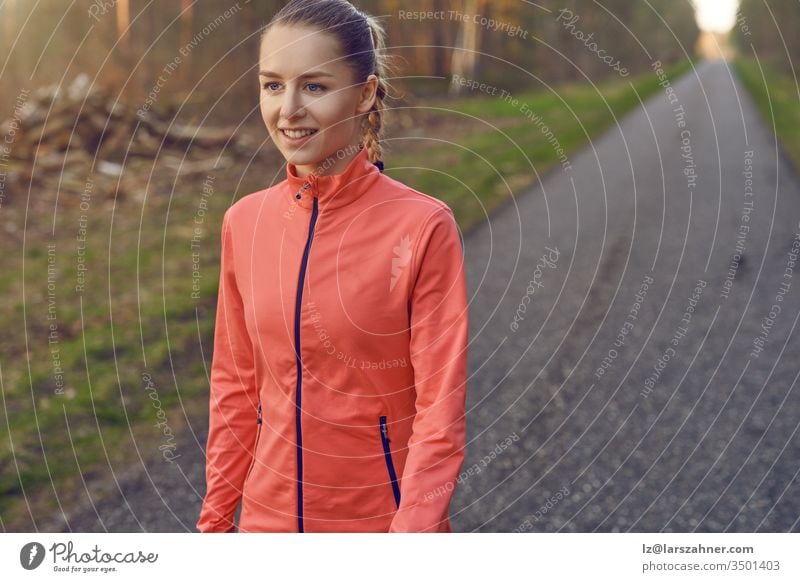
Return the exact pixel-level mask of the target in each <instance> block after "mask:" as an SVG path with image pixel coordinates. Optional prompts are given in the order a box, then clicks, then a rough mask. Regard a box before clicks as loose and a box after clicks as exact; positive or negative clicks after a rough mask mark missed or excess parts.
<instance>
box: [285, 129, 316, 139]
mask: <svg viewBox="0 0 800 582" xmlns="http://www.w3.org/2000/svg"><path fill="white" fill-rule="evenodd" d="M282 131H283V133H284V134H286V136H287V137H290V138H292V139H299V138H301V137H305V136H307V135H311V134H312V133H315V132H316V131H317V130H316V129H307V130H305V131H294V130H289V129H284V130H282Z"/></svg>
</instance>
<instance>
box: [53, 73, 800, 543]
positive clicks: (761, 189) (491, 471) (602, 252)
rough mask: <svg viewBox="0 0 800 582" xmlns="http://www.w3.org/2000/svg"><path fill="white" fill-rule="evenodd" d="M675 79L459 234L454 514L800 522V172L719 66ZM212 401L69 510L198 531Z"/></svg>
mask: <svg viewBox="0 0 800 582" xmlns="http://www.w3.org/2000/svg"><path fill="white" fill-rule="evenodd" d="M672 88H673V89H674V92H675V93H674V95H675V98H676V99H677V101H676V102H674V103H670V102H669V101H668V95H667V93H666V92H662V93H660V94H659V95H658V96H656V97H655V98H654V99H652V100H650V101H648V102H647V103H646V104H645V105H644V106H643V107H642V108H640V109H639V110H638V111H637V112H635V113H634V114H632V115H630V116H628V117H627V118H625V119H624V120H621V123H620V124H619V126H617V127H615V128H614V129H612V130H611V131H609V132H608V133H607V134H605V135H604V136H602V137H601V138H600V139H598V140H595V141H593V142H592V143H591V144H590V145H589V146H588V147H586V148H584V149H583V150H582V151H580V152H579V153H578V154H577V155H574V156H572V157H571V158H570V160H569V162H570V166H571V169H570V170H568V171H562V170H561V169H557V170H556V171H554V172H551V173H550V174H549V175H548V176H547V177H546V178H545V179H544V181H543V184H542V186H541V187H539V188H536V189H534V190H533V191H531V192H526V193H524V194H522V195H520V196H517V198H516V199H515V200H514V201H512V203H510V204H508V205H506V206H505V207H503V209H501V210H500V211H499V212H497V213H496V214H495V215H494V216H493V217H492V219H491V221H490V222H487V223H486V224H485V225H483V226H481V227H479V228H477V229H476V230H474V231H472V232H471V233H469V235H468V236H467V237H466V252H467V257H468V260H469V265H468V277H469V282H470V290H471V297H472V299H471V316H470V317H471V338H472V340H471V341H472V344H471V352H470V371H471V379H470V397H469V438H470V444H469V448H468V458H467V460H466V462H465V463H464V468H463V469H464V473H463V475H464V478H463V480H462V483H461V484H460V485H459V486H458V488H457V490H456V493H455V496H454V501H453V505H452V508H451V509H452V517H453V524H454V528H455V529H456V530H457V531H483V532H495V531H498V532H501V531H512V530H515V529H520V530H524V531H576V532H592V531H667V532H671V531H790V530H791V531H800V525H798V519H800V494H798V480H797V476H798V470H800V436H798V434H797V429H798V419H799V418H800V415H798V408H799V406H798V405H799V404H800V388H798V387H797V386H796V385H795V381H796V379H797V375H798V369H799V368H798V365H797V362H798V359H797V350H798V347H799V346H798V340H797V332H796V330H795V326H796V324H797V319H798V314H800V309H798V307H799V306H800V305H799V299H798V298H800V273H797V274H795V275H794V276H791V277H785V276H784V273H785V268H786V266H787V261H788V259H789V255H788V253H789V251H790V250H791V248H792V243H793V240H794V237H795V235H796V233H798V232H800V227H799V226H798V221H800V185H798V181H797V178H796V177H794V175H793V174H792V171H791V169H790V168H789V166H788V165H787V163H786V162H785V160H783V159H782V158H781V157H779V155H778V154H776V143H775V139H774V136H773V135H772V134H771V132H770V131H769V130H768V128H767V126H766V125H765V124H764V123H763V122H762V120H761V119H760V118H759V116H758V114H757V112H756V111H755V109H754V106H753V104H752V102H751V99H750V97H749V96H748V95H747V94H746V93H745V92H744V90H743V88H742V86H741V84H740V83H739V82H738V81H737V80H735V79H734V78H733V76H732V73H731V71H729V70H728V68H727V67H726V65H725V64H723V63H703V64H701V65H700V66H698V68H697V71H696V74H695V73H691V74H689V75H687V76H685V77H684V78H682V79H680V80H678V81H677V82H674V83H673V85H672ZM678 107H682V110H683V115H684V117H683V118H682V121H683V122H684V123H685V127H684V128H681V127H679V121H681V119H679V117H678V115H677V113H676V111H675V109H676V108H678ZM524 122H526V123H527V121H524ZM545 122H546V120H545ZM683 130H686V131H685V132H684V133H683V138H685V139H682V131H683ZM747 152H752V158H748V157H747V156H748V154H747ZM750 165H752V195H750V191H749V190H748V191H747V192H746V186H747V184H746V182H745V178H746V176H745V175H744V174H743V172H744V171H745V170H749V169H750V168H749V166H750ZM687 173H688V174H689V175H687ZM692 173H694V176H692ZM741 226H745V227H749V230H745V229H742V230H740V227H741ZM737 235H738V236H740V238H737ZM737 245H738V248H739V251H737ZM547 247H549V248H551V249H553V251H548V250H546V248H547ZM555 251H558V252H557V253H556V252H555ZM737 252H739V254H741V258H739V256H738V255H737ZM543 256H545V257H546V259H542V257H543ZM537 265H538V267H537ZM734 276H735V278H734ZM731 279H732V285H731ZM726 281H727V284H728V285H730V286H729V287H726ZM646 282H649V284H648V286H647V289H644V288H643V283H646ZM781 284H784V287H783V288H782V287H781ZM698 285H699V286H700V288H699V291H700V292H699V293H697V295H698V297H697V299H696V300H695V299H691V296H692V294H693V293H695V291H693V290H694V289H695V287H696V286H698ZM786 286H788V292H786V294H785V295H783V296H781V297H782V299H783V300H782V301H777V300H776V299H775V298H776V296H777V295H779V294H780V292H781V291H782V290H786V289H785V288H786ZM529 289H530V290H531V291H533V292H532V293H531V294H528V290H529ZM642 291H646V293H645V294H644V296H643V297H642ZM637 293H638V296H637ZM526 295H527V297H526ZM523 298H525V299H523ZM521 304H522V305H523V307H520V305H521ZM773 304H776V305H779V306H780V308H781V311H780V313H776V314H773V315H774V316H775V317H774V320H772V319H770V320H769V321H767V324H766V325H763V326H762V324H764V321H765V318H767V317H768V316H769V314H770V311H771V310H772V308H771V306H772V305H773ZM688 308H692V310H693V311H692V312H690V313H689V315H690V318H685V316H684V314H685V313H686V312H687V309H688ZM523 309H524V310H525V312H523V311H522V310H523ZM515 314H517V328H516V329H512V327H511V324H512V322H514V318H515ZM520 316H521V319H520ZM682 319H683V321H682ZM626 323H627V324H628V325H626ZM623 332H627V333H623ZM754 340H757V341H758V340H762V343H763V351H762V352H761V353H760V354H759V355H758V357H756V356H754V355H751V352H752V350H753V347H754ZM614 350H615V351H614ZM604 365H605V369H604V373H603V374H600V373H598V368H602V367H603V366H604ZM656 368H657V369H656ZM204 421H205V419H200V421H199V422H196V423H194V424H193V426H192V428H193V429H194V430H195V431H198V432H195V433H192V432H190V431H186V432H184V434H183V436H182V439H183V440H182V444H181V447H180V450H181V451H182V458H181V459H180V460H179V461H180V462H178V463H177V464H176V465H170V464H168V463H164V462H159V463H156V464H153V465H151V466H150V469H152V470H151V471H149V472H147V473H145V472H144V471H143V470H141V469H140V468H139V469H133V470H131V471H130V472H129V473H128V474H127V475H125V474H122V475H120V476H119V487H120V488H121V489H122V491H123V492H124V499H123V498H122V496H121V495H120V494H119V493H118V492H117V489H116V485H114V484H113V483H112V484H111V488H110V490H109V494H108V496H107V497H106V498H105V499H104V500H99V501H96V503H95V505H96V508H93V507H92V506H87V507H85V508H84V509H82V510H81V511H79V512H77V514H75V515H73V516H71V517H70V527H71V529H72V530H73V531H105V530H107V531H142V530H144V531H194V524H195V522H196V518H197V512H198V509H199V504H200V500H201V496H202V493H203V490H204V478H203V470H204V465H203V463H204V459H203V452H202V445H203V444H204V443H205V438H206V435H205V433H204V432H202V431H203V430H204V429H205V426H204ZM509 437H510V438H509ZM98 515H100V516H102V520H100V519H98ZM61 524H62V526H63V520H62V521H61ZM53 529H57V527H54V528H53ZM62 529H64V530H67V528H66V527H62ZM51 531H52V529H51Z"/></svg>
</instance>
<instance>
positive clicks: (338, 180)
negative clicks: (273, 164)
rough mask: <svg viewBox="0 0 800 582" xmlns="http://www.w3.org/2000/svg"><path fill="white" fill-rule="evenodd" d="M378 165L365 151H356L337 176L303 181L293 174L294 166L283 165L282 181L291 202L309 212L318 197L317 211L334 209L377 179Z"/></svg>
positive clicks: (365, 149) (354, 197)
mask: <svg viewBox="0 0 800 582" xmlns="http://www.w3.org/2000/svg"><path fill="white" fill-rule="evenodd" d="M380 174H381V170H380V169H379V166H378V165H376V164H374V163H372V162H370V161H369V156H368V152H367V148H365V147H363V144H362V147H361V148H360V150H359V152H358V153H357V154H356V155H355V156H353V158H352V159H351V160H350V163H349V164H348V165H347V167H346V168H345V170H344V171H343V172H342V173H341V174H323V175H317V174H316V173H313V172H312V173H311V174H309V175H308V176H306V177H305V178H301V177H300V176H298V175H297V166H296V165H295V164H293V163H288V164H287V165H286V180H287V181H288V183H289V195H290V196H291V197H292V201H293V202H294V203H295V204H297V205H298V206H301V207H302V208H306V209H311V208H313V206H314V198H315V197H316V198H318V199H319V200H318V204H319V208H320V210H324V209H332V208H338V207H340V206H344V205H345V204H349V203H350V202H353V201H355V200H357V199H358V198H359V197H361V195H362V194H363V193H364V192H366V191H367V190H368V189H369V188H370V186H372V185H373V184H374V183H375V181H376V180H377V179H378V176H380Z"/></svg>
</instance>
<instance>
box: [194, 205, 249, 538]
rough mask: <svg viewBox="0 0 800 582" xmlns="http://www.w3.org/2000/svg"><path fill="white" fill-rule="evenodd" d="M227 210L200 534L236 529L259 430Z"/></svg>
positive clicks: (247, 338)
mask: <svg viewBox="0 0 800 582" xmlns="http://www.w3.org/2000/svg"><path fill="white" fill-rule="evenodd" d="M229 212H230V211H226V212H225V215H224V217H223V220H222V236H221V239H222V240H221V245H222V249H221V256H220V277H219V291H218V296H217V314H216V323H215V328H214V354H213V357H212V363H211V388H210V392H211V394H210V398H209V423H208V425H209V426H208V441H207V444H206V495H205V499H204V500H203V505H202V508H201V509H200V517H199V520H198V522H197V529H198V530H199V531H200V532H232V531H235V525H234V523H233V517H234V513H235V512H236V507H237V506H238V504H239V501H240V499H241V495H242V487H243V485H244V480H245V477H246V474H247V471H248V469H249V467H250V463H251V461H252V459H253V449H254V447H255V438H256V429H257V424H256V409H257V406H258V396H257V388H256V382H255V372H254V363H253V348H252V344H251V342H250V337H249V335H248V332H247V328H246V327H245V319H244V306H243V302H242V297H241V295H240V294H239V290H238V288H237V286H236V276H235V271H234V248H233V241H232V235H231V231H230V225H229V220H230V219H229Z"/></svg>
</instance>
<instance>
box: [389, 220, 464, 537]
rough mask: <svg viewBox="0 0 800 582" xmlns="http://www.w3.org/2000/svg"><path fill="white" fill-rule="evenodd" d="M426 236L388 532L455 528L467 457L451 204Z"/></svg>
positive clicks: (458, 269) (460, 293) (457, 253)
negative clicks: (411, 398) (410, 385)
mask: <svg viewBox="0 0 800 582" xmlns="http://www.w3.org/2000/svg"><path fill="white" fill-rule="evenodd" d="M430 223H431V228H430V229H428V232H429V233H430V234H429V236H427V237H426V238H427V240H420V245H421V246H420V250H419V251H418V253H417V255H418V257H419V258H414V260H415V261H416V262H417V263H418V266H416V265H415V268H416V269H417V275H416V279H415V281H414V284H413V287H412V290H411V294H410V310H411V314H410V323H411V339H410V342H411V345H410V357H411V364H412V367H413V370H414V387H415V390H416V397H415V398H416V400H415V406H416V415H415V417H414V422H413V425H412V434H411V437H410V438H409V441H408V456H407V458H406V463H405V467H404V469H403V475H402V477H401V480H400V505H399V507H398V509H397V512H396V513H395V516H394V518H393V520H392V523H391V525H390V527H389V531H390V532H449V531H451V529H450V522H449V518H448V507H449V505H450V498H451V496H452V492H453V489H454V487H455V484H456V483H455V481H456V478H457V477H458V473H459V471H460V470H461V465H462V463H463V461H464V446H465V444H466V443H465V441H466V418H465V401H466V385H467V342H468V329H467V328H468V315H467V289H466V278H465V275H464V254H463V249H462V243H461V237H460V234H459V231H458V227H457V225H456V222H455V219H454V218H453V213H452V211H451V210H450V209H449V208H444V209H442V210H440V211H437V212H436V213H435V215H434V216H433V218H432V219H431V221H430Z"/></svg>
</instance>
